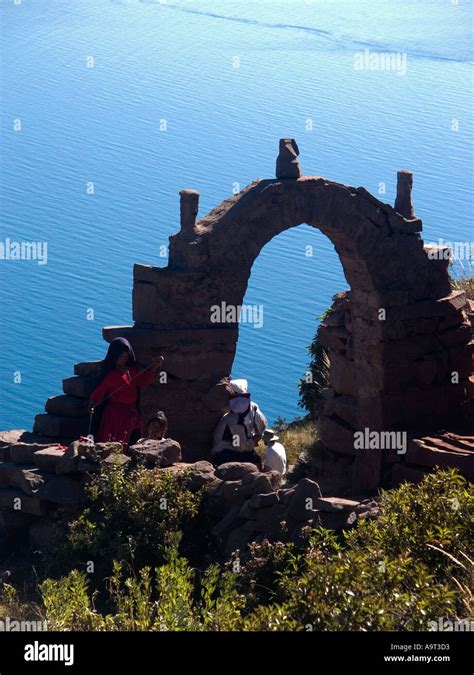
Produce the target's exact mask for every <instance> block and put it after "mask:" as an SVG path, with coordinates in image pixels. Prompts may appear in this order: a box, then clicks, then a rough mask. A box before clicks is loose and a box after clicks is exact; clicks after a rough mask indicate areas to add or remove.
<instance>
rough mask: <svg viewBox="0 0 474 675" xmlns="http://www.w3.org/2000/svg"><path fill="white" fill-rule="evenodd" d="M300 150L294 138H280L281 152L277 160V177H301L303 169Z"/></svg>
mask: <svg viewBox="0 0 474 675" xmlns="http://www.w3.org/2000/svg"><path fill="white" fill-rule="evenodd" d="M299 154H300V151H299V149H298V146H297V145H296V141H295V140H294V139H293V138H281V139H280V154H279V155H278V157H277V161H276V177H277V178H299V177H300V176H301V169H300V165H299V163H298V159H297V157H298V155H299Z"/></svg>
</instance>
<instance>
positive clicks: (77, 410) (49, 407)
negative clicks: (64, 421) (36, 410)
mask: <svg viewBox="0 0 474 675" xmlns="http://www.w3.org/2000/svg"><path fill="white" fill-rule="evenodd" d="M45 410H46V412H47V413H51V414H52V415H61V416H63V417H84V416H86V415H89V409H88V405H87V400H86V399H84V398H77V396H68V395H67V394H60V395H59V396H52V397H51V398H48V400H47V401H46V405H45Z"/></svg>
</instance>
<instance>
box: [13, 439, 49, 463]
mask: <svg viewBox="0 0 474 675" xmlns="http://www.w3.org/2000/svg"><path fill="white" fill-rule="evenodd" d="M50 447H57V444H54V445H53V444H52V443H15V444H14V445H11V446H10V448H9V454H8V460H9V461H11V462H15V464H25V465H28V464H29V465H32V464H33V458H34V455H35V453H36V452H38V450H45V449H46V448H50ZM5 461H6V460H5Z"/></svg>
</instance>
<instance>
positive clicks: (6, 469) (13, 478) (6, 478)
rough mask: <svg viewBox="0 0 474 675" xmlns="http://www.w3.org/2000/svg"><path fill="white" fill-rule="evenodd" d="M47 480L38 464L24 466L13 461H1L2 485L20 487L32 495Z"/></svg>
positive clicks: (0, 484) (0, 479)
mask: <svg viewBox="0 0 474 675" xmlns="http://www.w3.org/2000/svg"><path fill="white" fill-rule="evenodd" d="M45 480H47V476H45V475H44V474H42V473H41V472H40V470H39V469H38V467H37V466H22V465H20V466H19V465H18V464H14V463H13V462H2V463H0V487H14V488H18V489H19V490H21V491H22V492H24V493H25V494H26V495H29V496H32V495H33V494H34V493H35V492H36V491H37V490H38V488H39V487H40V486H41V485H43V483H44V482H45Z"/></svg>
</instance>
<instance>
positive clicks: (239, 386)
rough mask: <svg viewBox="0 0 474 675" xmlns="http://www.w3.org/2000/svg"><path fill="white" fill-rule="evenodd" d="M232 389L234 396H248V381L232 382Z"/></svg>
mask: <svg viewBox="0 0 474 675" xmlns="http://www.w3.org/2000/svg"><path fill="white" fill-rule="evenodd" d="M230 388H231V389H232V393H233V394H234V396H240V395H242V394H248V391H249V385H248V382H247V380H231V381H230Z"/></svg>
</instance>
